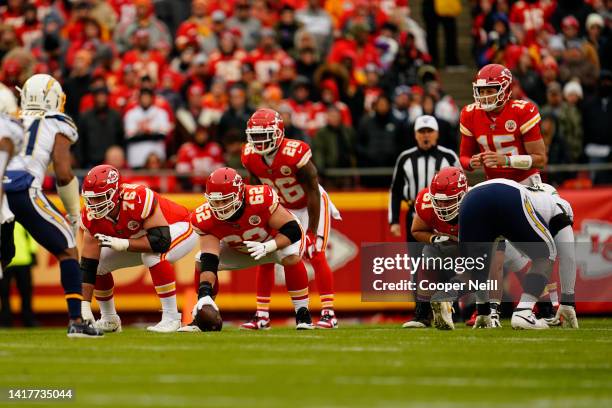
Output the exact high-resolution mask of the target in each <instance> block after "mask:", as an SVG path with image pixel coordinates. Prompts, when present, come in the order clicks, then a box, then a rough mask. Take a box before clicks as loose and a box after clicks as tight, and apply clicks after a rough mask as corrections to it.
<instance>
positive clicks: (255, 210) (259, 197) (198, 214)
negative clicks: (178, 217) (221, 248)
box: [190, 185, 278, 253]
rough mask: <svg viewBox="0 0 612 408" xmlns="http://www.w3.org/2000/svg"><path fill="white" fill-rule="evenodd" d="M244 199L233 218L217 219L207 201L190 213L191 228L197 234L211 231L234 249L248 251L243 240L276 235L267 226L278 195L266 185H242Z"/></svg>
mask: <svg viewBox="0 0 612 408" xmlns="http://www.w3.org/2000/svg"><path fill="white" fill-rule="evenodd" d="M244 195H245V201H244V204H243V208H241V209H240V210H238V211H239V212H242V213H241V214H240V217H239V218H238V219H236V220H219V219H217V218H215V216H214V215H213V213H212V211H211V209H210V206H209V204H208V203H204V204H202V205H201V206H199V207H198V208H197V209H196V210H195V211H194V212H192V213H191V216H190V220H191V225H193V229H194V231H195V232H197V233H198V234H199V235H207V234H210V235H214V236H215V237H217V238H218V239H219V240H220V241H223V242H225V243H226V244H227V245H229V246H230V247H232V248H233V249H235V250H237V251H240V252H244V253H248V251H247V248H246V246H245V245H244V244H243V241H257V242H265V241H268V240H269V239H270V237H273V236H274V235H276V230H274V229H272V228H270V227H269V226H268V222H269V221H270V217H271V216H272V213H274V211H276V209H277V208H278V196H277V195H276V193H275V192H274V190H273V189H271V188H270V187H268V186H250V185H246V186H245V191H244Z"/></svg>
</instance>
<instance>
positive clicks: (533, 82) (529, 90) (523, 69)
mask: <svg viewBox="0 0 612 408" xmlns="http://www.w3.org/2000/svg"><path fill="white" fill-rule="evenodd" d="M512 77H513V79H514V80H515V81H518V82H519V83H520V84H521V89H522V90H523V92H525V93H526V94H527V96H528V97H529V98H530V99H531V100H533V101H534V102H535V103H537V104H538V105H541V104H543V103H544V101H545V100H546V88H545V86H544V82H543V81H542V77H541V76H540V74H539V73H538V71H536V69H535V67H534V64H533V60H532V58H531V55H529V53H528V52H527V50H526V49H525V50H524V51H523V53H522V54H521V56H520V58H519V61H518V64H517V66H516V68H515V69H514V70H513V71H512Z"/></svg>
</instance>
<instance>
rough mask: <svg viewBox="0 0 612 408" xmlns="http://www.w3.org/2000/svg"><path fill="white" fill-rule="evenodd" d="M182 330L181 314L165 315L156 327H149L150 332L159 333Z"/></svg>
mask: <svg viewBox="0 0 612 408" xmlns="http://www.w3.org/2000/svg"><path fill="white" fill-rule="evenodd" d="M180 328H181V314H180V313H178V312H177V313H163V314H162V319H161V321H160V322H159V323H157V324H156V325H155V326H149V327H147V330H148V331H152V332H157V333H172V332H175V331H177V330H178V329H180Z"/></svg>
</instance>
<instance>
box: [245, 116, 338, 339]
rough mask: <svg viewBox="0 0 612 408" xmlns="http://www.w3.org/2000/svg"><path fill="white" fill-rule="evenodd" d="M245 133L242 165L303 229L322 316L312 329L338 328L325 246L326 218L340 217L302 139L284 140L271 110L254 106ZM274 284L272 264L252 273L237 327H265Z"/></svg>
mask: <svg viewBox="0 0 612 408" xmlns="http://www.w3.org/2000/svg"><path fill="white" fill-rule="evenodd" d="M246 134H247V141H248V143H247V144H246V145H244V147H243V149H242V157H241V160H242V165H243V166H244V168H245V169H247V170H248V172H249V174H250V175H251V177H252V178H253V179H254V180H255V181H256V182H259V183H261V184H266V185H268V186H270V187H271V188H272V189H274V190H275V191H276V193H277V195H278V197H279V200H280V203H281V204H283V206H284V207H285V208H287V209H288V210H289V211H291V212H292V213H293V214H294V215H295V216H296V217H297V218H298V219H299V220H300V223H301V224H302V225H303V226H305V227H307V228H308V229H307V233H306V242H307V244H306V245H307V246H306V254H305V255H306V257H307V258H308V259H309V260H310V263H311V264H312V267H313V269H314V271H315V280H316V282H317V287H318V289H319V296H320V299H321V318H320V319H319V321H318V322H317V324H316V327H317V328H320V329H334V328H337V327H338V320H337V319H336V315H335V313H334V289H333V286H334V284H333V273H332V271H331V268H330V267H329V264H328V263H327V259H326V257H325V249H326V247H327V240H328V236H329V227H330V223H331V218H332V217H333V218H334V219H340V213H339V212H338V210H337V209H336V208H335V207H334V205H333V204H332V202H331V201H330V199H329V196H328V195H327V193H326V192H325V190H323V188H322V187H321V186H320V185H319V181H318V176H317V168H316V167H315V165H314V164H313V163H312V160H311V157H312V152H311V150H310V147H309V146H308V145H307V144H306V143H304V142H302V141H299V140H293V139H289V138H285V127H284V124H283V120H282V118H281V116H280V114H279V113H278V112H276V111H274V110H272V109H258V110H257V111H256V112H255V113H254V114H253V115H252V116H251V118H250V119H249V121H248V122H247V130H246ZM273 285H274V265H271V264H270V265H262V266H260V267H259V270H258V272H257V312H256V314H255V316H254V317H253V319H252V320H251V321H249V322H247V323H244V324H243V325H242V326H241V327H242V328H244V329H253V330H257V329H260V328H267V327H269V325H270V318H269V305H270V294H271V291H272V286H273Z"/></svg>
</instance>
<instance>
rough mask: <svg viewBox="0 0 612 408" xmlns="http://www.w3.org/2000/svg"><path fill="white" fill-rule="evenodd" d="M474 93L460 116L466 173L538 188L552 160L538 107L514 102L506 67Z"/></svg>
mask: <svg viewBox="0 0 612 408" xmlns="http://www.w3.org/2000/svg"><path fill="white" fill-rule="evenodd" d="M472 88H473V91H474V103H472V104H470V105H467V106H465V107H464V108H463V109H462V110H461V116H460V120H459V130H460V133H461V146H460V151H459V160H460V162H461V166H462V167H463V168H464V169H465V170H467V171H472V170H474V169H479V168H484V171H485V174H486V176H487V179H493V178H506V179H511V180H514V181H517V182H519V183H521V184H524V185H527V186H535V185H538V184H540V183H541V182H542V179H541V177H540V172H539V170H538V169H539V168H542V167H544V166H545V165H546V162H547V160H548V159H547V155H546V146H545V145H544V139H543V138H542V134H541V133H540V113H539V111H538V108H537V106H536V105H535V104H534V103H532V102H528V101H523V100H519V99H512V73H511V72H510V70H509V69H508V68H506V67H504V66H503V65H499V64H489V65H486V66H484V67H483V68H481V69H480V71H478V73H477V74H476V80H475V81H474V82H473V83H472ZM555 294H556V293H555ZM538 306H539V308H540V309H541V310H540V312H543V314H545V315H546V314H548V315H552V305H551V303H550V302H540V303H539V304H538Z"/></svg>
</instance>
